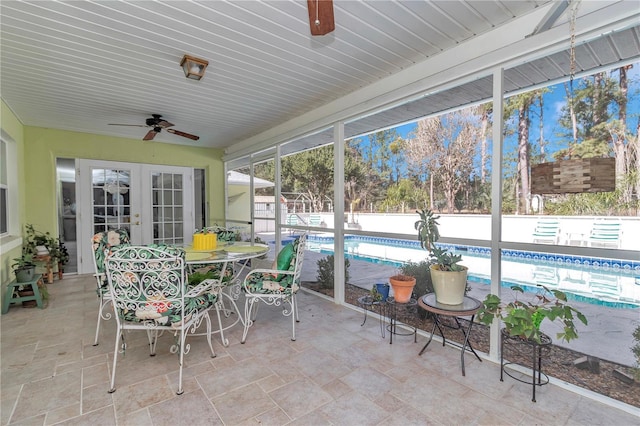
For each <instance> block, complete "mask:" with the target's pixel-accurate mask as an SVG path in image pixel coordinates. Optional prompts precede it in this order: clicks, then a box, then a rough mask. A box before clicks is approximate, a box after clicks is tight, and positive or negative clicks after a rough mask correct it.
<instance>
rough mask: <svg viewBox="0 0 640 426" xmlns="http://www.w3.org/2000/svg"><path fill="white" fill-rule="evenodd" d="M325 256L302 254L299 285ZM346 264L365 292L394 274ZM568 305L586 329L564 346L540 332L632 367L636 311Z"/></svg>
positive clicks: (485, 288) (549, 327)
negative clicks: (581, 316) (584, 319)
mask: <svg viewBox="0 0 640 426" xmlns="http://www.w3.org/2000/svg"><path fill="white" fill-rule="evenodd" d="M325 256H326V255H324V254H320V253H314V252H310V251H307V252H306V253H305V259H304V264H305V266H304V267H303V271H302V281H316V280H317V267H316V262H317V261H318V260H319V259H321V258H324V257H325ZM349 262H350V267H349V277H350V278H349V284H352V285H356V286H358V287H362V288H365V289H367V290H369V289H370V288H371V286H372V285H373V284H375V283H376V282H388V278H389V277H390V276H392V275H394V274H396V273H398V270H397V269H396V268H394V267H393V266H389V265H382V264H372V263H369V262H366V261H362V260H354V259H350V260H349ZM470 287H471V290H470V293H469V296H471V297H474V298H476V299H479V300H483V299H484V298H485V296H486V295H487V294H488V293H489V290H490V286H489V285H486V284H477V283H471V285H470ZM510 293H511V291H510V290H509V289H503V290H502V297H503V298H507V297H509V294H510ZM571 304H572V306H574V307H576V308H577V309H578V310H580V311H581V312H582V313H583V314H585V316H586V317H587V320H588V321H589V325H588V326H584V325H582V324H581V323H580V324H578V334H579V336H580V337H579V338H578V339H576V340H573V341H571V342H570V343H569V344H567V343H566V342H561V341H559V340H557V339H555V335H556V333H557V332H558V327H557V326H556V325H555V324H550V323H549V322H548V321H546V322H545V323H543V325H542V330H543V331H544V332H545V333H546V334H548V335H549V336H551V337H552V338H554V344H557V345H558V346H563V347H567V348H570V349H572V350H575V351H578V352H582V353H585V354H589V355H591V356H596V357H599V358H601V359H604V360H608V361H612V362H616V363H619V364H623V365H628V366H631V365H635V358H634V355H633V353H632V352H631V347H632V346H633V344H634V342H633V336H632V333H633V331H634V329H635V328H636V327H637V326H638V325H640V308H639V309H618V308H607V307H603V306H598V305H593V304H589V303H581V302H572V303H571Z"/></svg>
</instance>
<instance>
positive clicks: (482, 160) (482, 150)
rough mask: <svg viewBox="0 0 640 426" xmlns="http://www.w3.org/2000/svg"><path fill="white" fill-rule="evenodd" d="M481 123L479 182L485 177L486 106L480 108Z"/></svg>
mask: <svg viewBox="0 0 640 426" xmlns="http://www.w3.org/2000/svg"><path fill="white" fill-rule="evenodd" d="M481 117H482V118H481V120H482V124H481V126H480V182H482V183H484V182H485V180H486V178H487V128H488V126H489V111H488V108H486V107H483V108H482V116H481Z"/></svg>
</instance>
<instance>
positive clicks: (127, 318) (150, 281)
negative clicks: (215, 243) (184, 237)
mask: <svg viewBox="0 0 640 426" xmlns="http://www.w3.org/2000/svg"><path fill="white" fill-rule="evenodd" d="M105 270H106V272H107V279H108V282H109V290H110V291H111V297H112V300H113V307H114V310H115V313H116V315H115V317H116V322H117V333H116V340H115V350H114V354H113V367H112V370H111V387H110V389H109V393H112V392H115V390H116V388H115V378H116V367H117V362H118V353H119V352H120V348H122V351H123V352H124V350H125V349H126V344H125V342H124V335H123V331H124V330H144V331H146V332H147V337H148V339H149V347H150V351H151V356H154V355H155V353H156V344H157V341H158V336H159V332H161V331H164V330H168V331H170V332H171V333H172V334H173V335H174V336H176V337H175V343H174V344H173V345H172V346H171V349H170V351H171V352H172V353H176V352H177V353H178V354H179V371H180V372H179V375H178V392H177V394H178V395H181V394H182V393H183V389H182V367H183V365H184V355H185V354H186V353H188V352H189V350H190V345H186V344H185V340H186V336H187V333H188V332H191V333H194V332H195V331H196V330H197V329H198V327H199V326H200V325H201V324H202V321H205V323H206V326H207V331H206V337H207V343H208V344H209V349H210V350H211V356H212V357H215V352H214V351H213V345H212V343H211V320H210V318H209V314H208V311H209V309H210V308H211V307H212V306H213V305H214V304H215V303H216V300H217V299H218V297H219V294H220V291H221V288H220V287H219V286H214V285H213V283H214V282H213V280H204V281H202V282H201V283H199V284H196V285H189V284H187V282H186V271H185V255H184V250H183V249H181V248H177V247H172V246H166V245H149V246H133V245H132V246H122V247H118V248H115V249H114V250H113V251H112V252H111V254H110V255H109V256H108V257H107V258H106V260H105ZM214 287H215V288H214ZM121 339H122V343H120V340H121Z"/></svg>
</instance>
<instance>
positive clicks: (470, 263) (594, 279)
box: [307, 235, 640, 309]
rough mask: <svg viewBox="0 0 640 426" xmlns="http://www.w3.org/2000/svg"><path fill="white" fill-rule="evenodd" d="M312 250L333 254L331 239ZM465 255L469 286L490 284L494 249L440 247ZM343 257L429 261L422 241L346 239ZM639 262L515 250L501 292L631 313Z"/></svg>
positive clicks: (319, 239)
mask: <svg viewBox="0 0 640 426" xmlns="http://www.w3.org/2000/svg"><path fill="white" fill-rule="evenodd" d="M307 242H308V249H309V250H311V251H314V252H318V253H323V254H333V237H332V236H323V235H310V236H309V237H308V240H307ZM438 246H441V247H446V248H447V249H448V250H451V251H453V252H454V253H456V254H460V255H462V264H464V265H465V266H467V267H469V273H468V277H469V281H471V282H477V283H482V284H490V283H491V249H489V248H486V247H474V246H453V245H447V244H438ZM345 256H346V257H347V258H349V259H355V260H364V261H367V262H372V263H380V264H385V265H391V266H395V267H399V266H400V265H402V264H403V263H406V262H408V261H414V262H418V261H420V260H423V259H425V257H426V252H425V251H424V250H423V249H421V248H420V243H419V242H418V241H412V240H398V239H391V238H382V237H364V236H354V235H348V236H346V237H345ZM637 276H640V262H633V261H619V260H611V259H598V258H591V257H581V256H569V255H555V254H548V253H537V252H525V251H517V250H503V251H502V283H501V285H502V286H503V287H510V286H512V285H514V284H517V285H520V286H522V287H523V288H525V290H528V291H532V292H535V291H537V290H538V289H539V287H536V286H539V285H544V286H546V287H548V288H551V289H553V288H556V289H559V290H562V291H564V292H566V293H567V297H568V298H570V299H571V300H577V301H581V302H586V303H591V304H596V305H600V306H607V307H613V308H622V309H633V308H639V307H640V285H638V284H636V277H637Z"/></svg>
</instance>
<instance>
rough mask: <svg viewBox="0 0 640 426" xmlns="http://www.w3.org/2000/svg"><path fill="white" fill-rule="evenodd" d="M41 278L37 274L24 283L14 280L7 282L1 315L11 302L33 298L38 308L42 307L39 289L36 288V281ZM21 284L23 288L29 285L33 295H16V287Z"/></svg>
mask: <svg viewBox="0 0 640 426" xmlns="http://www.w3.org/2000/svg"><path fill="white" fill-rule="evenodd" d="M40 280H42V275H37V276H35V277H34V278H33V280H31V281H27V282H24V283H19V282H17V281H16V280H13V281H11V282H10V283H9V284H7V289H6V291H5V293H4V297H3V298H2V315H4V314H6V313H7V312H9V305H11V304H12V303H22V302H27V301H29V300H35V301H36V303H37V305H38V308H40V309H42V308H43V304H42V294H41V293H40V289H39V288H38V282H39V281H40ZM20 286H22V287H23V288H28V287H31V289H32V290H33V296H18V292H17V288H18V287H20Z"/></svg>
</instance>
